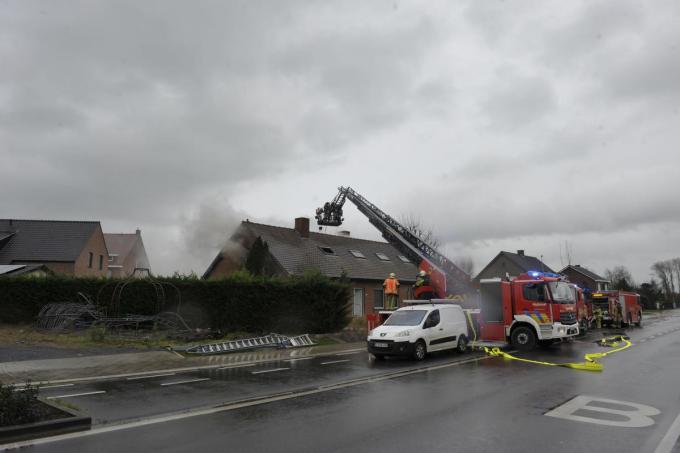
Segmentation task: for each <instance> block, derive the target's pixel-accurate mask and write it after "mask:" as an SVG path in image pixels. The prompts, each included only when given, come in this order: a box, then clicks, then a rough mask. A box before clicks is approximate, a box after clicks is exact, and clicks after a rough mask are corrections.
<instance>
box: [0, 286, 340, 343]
mask: <svg viewBox="0 0 680 453" xmlns="http://www.w3.org/2000/svg"><path fill="white" fill-rule="evenodd" d="M156 281H158V282H162V283H165V285H164V286H163V288H164V289H165V293H166V303H165V306H164V307H157V301H158V298H157V297H156V292H155V289H154V286H153V285H151V284H150V283H149V281H146V280H137V281H133V282H131V283H129V284H128V285H126V286H125V289H124V290H123V292H122V294H121V297H120V306H119V307H113V306H111V300H112V295H113V293H114V289H115V287H116V285H117V284H118V283H119V282H120V281H118V280H107V279H97V278H69V277H59V276H55V277H46V278H28V277H27V278H0V323H5V324H19V323H32V322H34V321H35V319H36V316H37V315H38V313H39V311H40V309H41V308H42V307H43V305H45V304H47V303H51V302H76V301H80V300H81V299H79V298H78V296H77V294H78V292H82V293H85V294H88V295H90V296H91V297H92V299H93V300H96V299H97V295H98V294H99V302H100V304H101V306H103V307H104V308H106V309H107V310H108V312H109V314H110V315H112V316H115V315H122V314H128V313H134V314H153V313H155V312H156V311H157V309H161V311H174V310H176V309H177V307H178V306H179V312H180V314H181V315H182V316H183V317H184V318H185V319H186V321H187V323H188V324H189V326H191V327H192V328H196V327H201V328H205V327H210V328H213V329H219V330H222V331H224V332H234V331H245V332H280V333H324V332H334V331H337V330H340V329H342V328H343V327H345V326H346V325H347V323H348V322H349V309H350V305H349V300H350V286H349V284H348V283H347V282H346V281H343V280H340V281H338V280H331V279H328V278H326V277H323V276H322V275H320V274H317V273H312V274H308V275H305V276H304V277H300V278H265V277H252V276H250V275H249V274H244V273H239V274H236V275H234V276H232V277H228V278H224V279H220V280H199V279H197V278H186V277H173V278H159V279H157V280H156ZM174 287H176V288H177V289H178V290H179V294H180V297H178V296H177V292H176V291H175V290H174Z"/></svg>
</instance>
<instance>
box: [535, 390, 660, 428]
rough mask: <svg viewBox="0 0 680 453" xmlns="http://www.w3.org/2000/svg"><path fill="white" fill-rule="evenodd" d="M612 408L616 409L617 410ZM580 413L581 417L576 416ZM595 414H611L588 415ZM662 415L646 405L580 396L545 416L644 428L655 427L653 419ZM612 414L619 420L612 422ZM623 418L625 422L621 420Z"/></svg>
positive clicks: (597, 423)
mask: <svg viewBox="0 0 680 453" xmlns="http://www.w3.org/2000/svg"><path fill="white" fill-rule="evenodd" d="M598 403H599V404H598ZM612 406H614V407H616V409H615V408H613V407H612ZM578 412H580V413H581V415H576V414H577V413H578ZM593 412H595V413H598V414H609V416H608V417H607V416H606V415H603V418H596V417H595V416H588V415H586V414H588V413H593ZM660 413H661V411H660V410H658V409H657V408H655V407H652V406H646V405H644V404H638V403H631V402H630V401H618V400H612V399H608V398H598V397H596V396H586V395H579V396H577V397H575V398H572V399H571V400H569V401H567V402H566V403H564V404H562V405H561V406H559V407H556V408H555V409H553V410H551V411H549V412H546V414H545V415H546V416H548V417H555V418H563V419H566V420H572V421H577V422H585V423H594V424H596V425H605V426H619V427H624V428H643V427H645V426H651V425H653V424H654V419H653V418H651V417H652V416H654V415H659V414H660ZM612 414H613V415H614V417H616V418H617V419H618V420H612ZM622 418H623V419H624V420H621V419H622Z"/></svg>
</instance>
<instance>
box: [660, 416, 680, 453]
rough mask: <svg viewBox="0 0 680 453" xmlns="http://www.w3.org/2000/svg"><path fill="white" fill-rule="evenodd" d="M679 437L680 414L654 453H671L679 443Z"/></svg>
mask: <svg viewBox="0 0 680 453" xmlns="http://www.w3.org/2000/svg"><path fill="white" fill-rule="evenodd" d="M679 436H680V414H678V416H677V417H675V421H674V422H673V423H672V424H671V427H670V428H668V432H666V435H665V436H663V439H661V442H660V443H659V445H658V446H657V447H656V450H654V453H670V452H671V451H672V450H673V447H674V446H675V443H676V442H677V441H678V437H679Z"/></svg>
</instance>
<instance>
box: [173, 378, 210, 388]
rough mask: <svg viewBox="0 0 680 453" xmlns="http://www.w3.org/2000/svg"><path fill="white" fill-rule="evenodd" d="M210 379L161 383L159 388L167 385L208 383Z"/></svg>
mask: <svg viewBox="0 0 680 453" xmlns="http://www.w3.org/2000/svg"><path fill="white" fill-rule="evenodd" d="M209 380H210V378H207V377H206V378H199V379H188V380H186V381H175V382H163V383H162V384H161V387H167V386H168V385H179V384H191V383H192V382H201V381H209Z"/></svg>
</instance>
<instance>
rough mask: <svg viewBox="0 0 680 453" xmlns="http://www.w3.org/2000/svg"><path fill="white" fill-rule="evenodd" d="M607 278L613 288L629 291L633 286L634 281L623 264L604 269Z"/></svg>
mask: <svg viewBox="0 0 680 453" xmlns="http://www.w3.org/2000/svg"><path fill="white" fill-rule="evenodd" d="M604 275H605V276H606V277H607V280H609V281H611V282H612V287H613V288H614V289H619V290H622V291H631V290H632V289H633V288H634V287H635V281H633V276H632V275H631V274H630V271H629V270H628V269H627V268H626V267H625V266H615V267H614V268H613V269H607V270H605V271H604Z"/></svg>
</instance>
